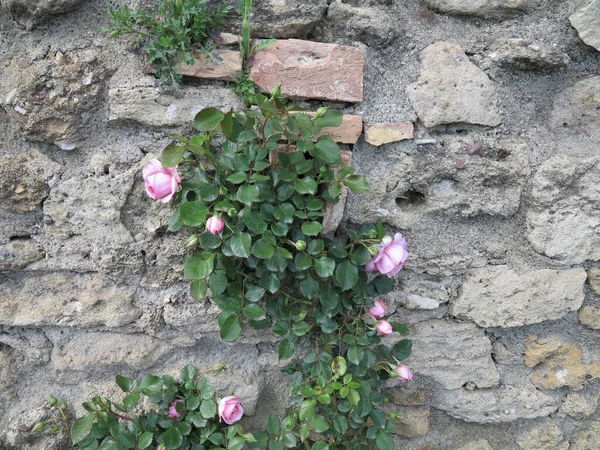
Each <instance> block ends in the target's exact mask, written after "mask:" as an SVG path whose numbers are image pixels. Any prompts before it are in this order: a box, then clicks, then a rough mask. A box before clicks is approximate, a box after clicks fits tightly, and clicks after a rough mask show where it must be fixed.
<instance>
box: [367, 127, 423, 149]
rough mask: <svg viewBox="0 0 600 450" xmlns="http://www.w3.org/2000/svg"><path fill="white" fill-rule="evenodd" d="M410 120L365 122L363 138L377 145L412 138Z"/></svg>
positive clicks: (412, 128)
mask: <svg viewBox="0 0 600 450" xmlns="http://www.w3.org/2000/svg"><path fill="white" fill-rule="evenodd" d="M413 130H414V126H413V124H412V122H384V123H366V124H365V140H366V141H367V142H368V143H369V144H371V145H375V146H377V147H379V146H381V145H383V144H389V143H390V142H398V141H403V140H405V139H412V138H413Z"/></svg>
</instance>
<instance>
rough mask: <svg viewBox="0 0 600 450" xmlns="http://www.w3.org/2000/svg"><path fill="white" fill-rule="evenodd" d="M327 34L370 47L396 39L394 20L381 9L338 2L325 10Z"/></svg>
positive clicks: (383, 44)
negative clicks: (327, 25)
mask: <svg viewBox="0 0 600 450" xmlns="http://www.w3.org/2000/svg"><path fill="white" fill-rule="evenodd" d="M327 21H328V22H329V25H332V26H331V27H328V28H331V29H329V30H328V31H329V33H332V34H334V35H335V37H337V38H338V39H339V38H340V37H346V38H348V39H351V40H354V41H356V40H357V41H360V42H362V43H364V44H366V45H369V46H372V47H376V48H377V47H383V46H385V45H388V44H389V43H390V42H392V41H393V40H394V39H395V38H397V37H398V34H399V33H398V27H396V26H395V25H394V19H393V18H392V17H391V16H390V15H389V14H388V13H387V12H386V10H385V9H383V8H371V7H363V6H360V7H356V6H352V5H349V4H347V3H342V2H338V1H334V2H331V4H330V5H329V8H327Z"/></svg>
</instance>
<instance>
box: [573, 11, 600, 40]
mask: <svg viewBox="0 0 600 450" xmlns="http://www.w3.org/2000/svg"><path fill="white" fill-rule="evenodd" d="M569 20H570V21H571V25H573V26H574V27H575V29H576V30H577V33H579V37H580V38H581V40H582V41H583V42H585V43H586V44H587V45H591V46H592V47H594V48H595V49H596V50H600V0H591V1H590V2H589V3H586V4H585V5H584V6H583V7H582V8H580V9H579V10H577V11H576V12H575V13H573V14H572V15H571V16H569Z"/></svg>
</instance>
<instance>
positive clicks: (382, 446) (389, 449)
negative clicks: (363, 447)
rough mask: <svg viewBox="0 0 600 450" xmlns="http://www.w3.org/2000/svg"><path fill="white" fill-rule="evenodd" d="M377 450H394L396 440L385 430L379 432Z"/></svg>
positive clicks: (376, 440) (376, 441) (376, 442)
mask: <svg viewBox="0 0 600 450" xmlns="http://www.w3.org/2000/svg"><path fill="white" fill-rule="evenodd" d="M375 444H376V445H377V450H394V439H392V437H391V436H390V435H389V434H388V433H387V432H386V431H384V430H378V431H377V438H376V439H375Z"/></svg>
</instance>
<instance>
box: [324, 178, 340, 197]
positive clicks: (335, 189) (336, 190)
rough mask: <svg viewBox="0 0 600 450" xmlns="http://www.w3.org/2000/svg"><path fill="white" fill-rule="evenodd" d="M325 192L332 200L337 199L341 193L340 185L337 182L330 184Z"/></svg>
mask: <svg viewBox="0 0 600 450" xmlns="http://www.w3.org/2000/svg"><path fill="white" fill-rule="evenodd" d="M327 192H328V193H329V195H330V196H331V198H333V199H336V198H338V197H339V196H340V194H341V193H342V184H341V183H339V182H337V183H331V184H330V185H329V187H328V188H327Z"/></svg>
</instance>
